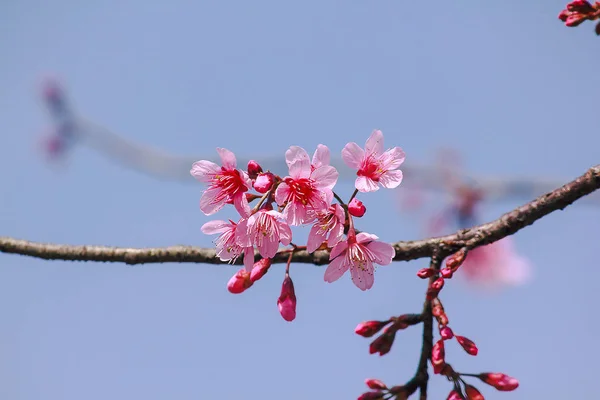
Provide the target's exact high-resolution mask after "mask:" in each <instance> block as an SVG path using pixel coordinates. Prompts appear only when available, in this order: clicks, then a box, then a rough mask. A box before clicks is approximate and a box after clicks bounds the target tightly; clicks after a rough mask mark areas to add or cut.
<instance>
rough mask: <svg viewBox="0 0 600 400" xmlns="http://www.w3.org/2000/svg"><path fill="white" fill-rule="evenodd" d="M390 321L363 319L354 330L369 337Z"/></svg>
mask: <svg viewBox="0 0 600 400" xmlns="http://www.w3.org/2000/svg"><path fill="white" fill-rule="evenodd" d="M389 323H390V321H389V320H388V321H365V322H361V323H360V324H358V325H357V326H356V329H354V332H355V333H356V334H358V335H360V336H362V337H366V338H368V337H371V336H373V335H374V334H376V333H377V332H379V331H380V330H382V329H383V327H385V326H386V325H387V324H389Z"/></svg>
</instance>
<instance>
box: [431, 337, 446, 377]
mask: <svg viewBox="0 0 600 400" xmlns="http://www.w3.org/2000/svg"><path fill="white" fill-rule="evenodd" d="M445 356H446V351H445V349H444V341H443V340H441V339H440V340H438V341H437V342H435V344H434V345H433V348H432V349H431V365H432V366H433V373H434V374H439V373H440V372H441V371H442V369H443V368H444V365H445V364H446V361H445V360H444V357H445Z"/></svg>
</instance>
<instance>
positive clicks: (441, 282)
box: [431, 278, 444, 293]
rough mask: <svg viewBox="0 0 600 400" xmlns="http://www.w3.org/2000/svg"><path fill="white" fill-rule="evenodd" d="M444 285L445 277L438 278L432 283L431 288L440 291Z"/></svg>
mask: <svg viewBox="0 0 600 400" xmlns="http://www.w3.org/2000/svg"><path fill="white" fill-rule="evenodd" d="M443 287H444V278H437V279H436V280H435V281H433V282H432V283H431V288H432V289H433V290H435V291H437V292H438V293H439V291H440V290H442V288H443Z"/></svg>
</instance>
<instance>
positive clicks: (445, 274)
mask: <svg viewBox="0 0 600 400" xmlns="http://www.w3.org/2000/svg"><path fill="white" fill-rule="evenodd" d="M440 275H441V277H442V278H444V279H450V278H452V275H454V271H452V268H448V267H444V268H442V269H441V270H440Z"/></svg>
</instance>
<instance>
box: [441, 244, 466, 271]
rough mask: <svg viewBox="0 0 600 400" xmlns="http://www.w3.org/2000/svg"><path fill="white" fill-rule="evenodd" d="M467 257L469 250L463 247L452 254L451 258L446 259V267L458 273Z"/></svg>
mask: <svg viewBox="0 0 600 400" xmlns="http://www.w3.org/2000/svg"><path fill="white" fill-rule="evenodd" d="M466 256H467V249H466V248H465V247H463V248H462V249H460V250H459V251H457V252H456V253H454V254H452V255H451V256H450V257H448V258H447V259H446V267H448V268H450V269H452V270H453V271H456V270H457V269H458V267H460V266H461V264H462V263H463V261H465V257H466Z"/></svg>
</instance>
